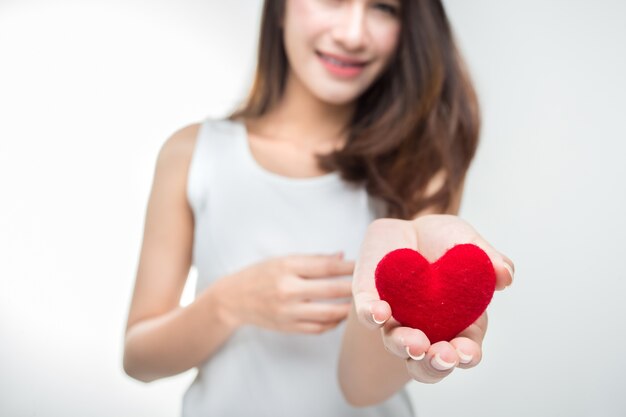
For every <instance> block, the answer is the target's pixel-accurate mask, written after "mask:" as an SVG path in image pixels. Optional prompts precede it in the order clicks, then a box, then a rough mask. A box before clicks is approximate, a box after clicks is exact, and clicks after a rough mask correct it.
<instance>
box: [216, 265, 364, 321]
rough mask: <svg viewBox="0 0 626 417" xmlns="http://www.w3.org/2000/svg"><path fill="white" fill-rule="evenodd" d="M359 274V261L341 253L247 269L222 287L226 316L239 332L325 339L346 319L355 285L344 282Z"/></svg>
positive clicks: (252, 266)
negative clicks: (249, 329)
mask: <svg viewBox="0 0 626 417" xmlns="http://www.w3.org/2000/svg"><path fill="white" fill-rule="evenodd" d="M353 272H354V261H347V260H344V259H343V255H342V254H341V253H340V254H334V255H288V256H283V257H275V258H270V259H267V260H265V261H262V262H259V263H256V264H254V265H251V266H249V267H247V268H244V269H242V270H240V271H238V272H236V273H234V274H231V275H228V276H226V277H224V278H223V279H221V280H219V281H217V282H216V286H217V287H218V290H219V291H220V297H219V298H220V303H221V307H222V308H221V310H222V311H223V312H224V314H225V315H226V316H227V317H228V318H229V319H230V321H231V322H234V323H235V326H241V325H245V324H251V325H256V326H259V327H264V328H268V329H273V330H278V331H282V332H290V333H322V332H325V331H327V330H330V329H332V328H334V327H336V326H337V325H338V324H339V323H341V322H342V321H343V320H345V319H346V317H347V315H348V312H349V310H350V299H349V297H350V296H351V282H350V280H347V279H339V277H346V276H351V275H352V274H353ZM342 299H344V300H342ZM329 301H332V302H329Z"/></svg>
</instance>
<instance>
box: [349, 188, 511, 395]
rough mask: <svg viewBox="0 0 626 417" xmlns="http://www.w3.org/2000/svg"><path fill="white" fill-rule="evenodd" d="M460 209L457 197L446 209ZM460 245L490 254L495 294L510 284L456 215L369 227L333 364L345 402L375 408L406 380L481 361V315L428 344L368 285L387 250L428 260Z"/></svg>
mask: <svg viewBox="0 0 626 417" xmlns="http://www.w3.org/2000/svg"><path fill="white" fill-rule="evenodd" d="M459 205H460V193H459V195H458V196H457V198H456V199H455V201H454V204H453V205H452V206H453V207H452V210H451V212H454V213H456V212H458V208H459ZM463 242H472V243H475V244H477V245H479V246H481V247H482V248H483V249H484V250H485V251H486V252H487V253H488V255H489V256H490V258H491V259H492V261H493V263H494V266H495V267H496V274H497V281H498V284H497V286H498V288H499V289H501V288H503V287H504V286H505V285H507V284H508V283H510V280H511V276H510V275H509V272H508V270H507V269H506V267H505V266H504V263H505V262H508V263H510V266H512V263H511V262H510V260H509V259H508V258H506V257H503V256H502V255H501V254H499V253H498V252H496V251H495V250H494V249H492V248H491V247H490V246H489V245H488V244H487V243H486V242H485V241H484V240H483V239H482V238H480V236H479V235H478V234H477V233H476V232H475V231H474V230H473V229H472V228H471V227H470V226H469V225H467V223H465V222H463V221H462V220H460V219H459V218H458V217H456V216H453V215H449V214H448V215H437V214H432V213H426V212H424V213H420V214H419V215H418V216H416V218H415V219H413V220H412V221H403V220H395V219H379V220H376V221H375V222H373V223H372V224H371V225H370V227H369V228H368V231H367V234H366V237H365V240H364V243H363V245H362V247H361V253H360V256H359V259H358V261H357V265H356V268H355V273H354V280H353V295H354V308H353V309H352V311H351V313H350V315H349V317H348V323H347V327H346V332H345V334H344V340H343V345H342V350H341V355H340V361H339V381H340V385H341V388H342V391H343V393H344V396H345V397H346V399H347V400H348V401H349V402H350V403H351V404H353V405H355V406H365V405H372V404H376V403H379V402H380V401H383V400H385V399H387V398H388V397H389V396H391V395H392V394H394V393H395V392H397V391H398V390H399V389H400V388H402V386H403V385H404V384H406V382H408V381H409V380H411V379H415V380H418V381H421V382H425V383H434V382H438V381H440V380H441V379H443V378H444V377H446V376H447V375H449V374H450V373H451V372H452V371H453V370H454V368H455V367H457V366H458V367H461V368H471V367H473V366H476V365H477V364H478V363H479V362H480V359H481V356H482V351H481V344H482V339H483V337H484V334H485V331H486V327H487V315H486V314H483V316H481V317H480V318H479V319H478V320H477V321H476V322H475V323H474V324H473V325H472V326H470V327H469V328H468V329H466V330H465V331H463V332H462V333H461V334H460V335H459V336H458V337H457V338H455V339H454V340H452V341H451V342H450V343H448V342H438V343H435V344H433V345H430V342H429V340H428V338H427V337H426V335H424V333H422V332H421V331H419V330H417V329H411V328H408V327H401V326H400V325H399V324H398V323H397V322H396V321H395V320H394V319H393V318H392V317H391V309H390V307H389V305H388V304H387V303H386V302H384V301H381V300H380V299H379V297H378V293H377V291H376V288H375V284H374V270H375V268H376V265H377V263H378V261H379V260H380V259H381V258H382V257H383V256H384V255H385V254H386V253H388V252H390V251H391V250H394V249H397V248H400V247H409V248H413V249H416V250H417V249H418V248H419V250H420V252H422V254H424V255H425V256H426V258H427V259H429V260H431V261H433V260H435V259H437V258H439V257H440V256H441V255H443V253H444V252H445V250H447V249H448V248H449V247H451V246H453V245H454V244H455V243H463ZM505 259H506V261H505ZM409 355H410V356H409Z"/></svg>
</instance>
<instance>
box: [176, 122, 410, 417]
mask: <svg viewBox="0 0 626 417" xmlns="http://www.w3.org/2000/svg"><path fill="white" fill-rule="evenodd" d="M188 175H189V176H188V183H187V198H188V200H189V203H190V205H191V208H192V210H193V214H194V220H195V225H194V228H195V230H194V244H193V263H194V265H195V267H196V269H197V271H198V281H197V286H196V294H198V293H200V292H201V291H202V290H203V289H205V288H206V287H207V286H209V285H211V283H212V282H214V281H215V280H217V279H219V278H220V277H223V276H224V275H226V274H231V273H233V272H235V271H238V270H241V269H243V268H245V267H247V266H250V265H252V264H254V263H257V262H259V261H262V260H265V259H266V258H268V257H273V256H284V255H288V254H330V253H332V252H336V251H340V250H341V251H343V252H344V253H345V257H346V259H356V256H357V253H358V250H359V248H360V244H361V241H362V240H363V237H364V235H365V230H366V228H367V226H368V225H369V223H371V222H372V221H373V220H374V219H375V218H377V217H379V215H378V214H377V213H381V211H380V208H381V204H380V201H378V200H374V199H372V198H370V197H369V196H368V194H367V193H366V191H365V190H364V188H363V187H361V186H357V185H353V184H350V183H347V182H345V181H343V180H342V179H341V177H340V176H339V174H338V173H337V172H333V173H330V174H326V175H323V176H319V177H313V178H289V177H285V176H281V175H278V174H275V173H272V172H270V171H268V170H266V169H265V168H263V167H262V166H260V165H259V164H258V163H257V162H256V160H255V159H254V157H253V155H252V153H251V151H250V148H249V144H248V134H247V131H246V127H245V125H244V124H243V123H242V122H241V121H232V120H229V119H212V118H207V119H205V120H204V121H203V122H202V125H201V128H200V130H199V133H198V138H197V142H196V146H195V150H194V153H193V156H192V159H191V165H190V167H189V174H188ZM340 279H341V278H340ZM345 279H349V277H345ZM344 327H345V323H343V324H342V325H340V326H338V327H337V328H335V329H333V330H331V331H328V332H326V333H323V334H321V335H304V334H286V333H281V332H277V331H272V330H267V329H264V328H259V327H256V326H244V327H242V328H240V329H239V330H238V331H237V332H235V333H234V334H233V336H231V338H230V339H229V340H228V341H227V342H226V343H225V344H224V345H223V346H222V347H221V348H220V349H219V350H218V351H217V352H216V353H215V354H214V355H213V356H212V357H211V358H210V359H209V360H207V361H206V362H205V363H203V364H201V365H200V366H199V367H198V374H197V377H196V378H195V380H194V381H193V382H192V384H191V385H190V386H189V388H188V389H187V392H186V393H185V395H184V398H183V407H182V410H183V412H182V414H183V416H184V417H200V416H202V417H209V416H210V417H228V416H235V417H248V416H267V417H281V416H289V417H296V416H297V417H308V416H311V417H321V416H324V417H334V416H337V417H352V416H354V417H356V416H360V417H363V416H372V417H374V416H393V417H404V416H412V415H413V411H412V407H411V403H410V401H409V397H408V395H407V393H406V391H405V390H402V391H400V392H399V393H398V394H396V395H395V396H393V397H392V398H391V399H389V400H388V401H386V402H384V403H382V404H380V405H378V406H375V407H365V408H354V407H351V406H350V405H349V404H347V403H346V402H345V400H344V399H343V397H342V395H341V392H340V389H339V384H338V380H337V361H338V355H339V347H340V344H341V336H342V334H343V330H344ZM376 383H378V381H372V384H376Z"/></svg>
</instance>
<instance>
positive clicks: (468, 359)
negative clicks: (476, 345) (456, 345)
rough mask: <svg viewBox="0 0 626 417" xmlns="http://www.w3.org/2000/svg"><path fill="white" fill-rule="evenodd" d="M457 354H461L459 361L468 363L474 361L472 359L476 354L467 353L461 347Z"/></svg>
mask: <svg viewBox="0 0 626 417" xmlns="http://www.w3.org/2000/svg"><path fill="white" fill-rule="evenodd" d="M456 354H457V355H459V362H461V363H463V364H468V363H470V362H471V361H472V359H474V355H466V354H465V353H463V352H461V351H460V350H459V349H457V350H456Z"/></svg>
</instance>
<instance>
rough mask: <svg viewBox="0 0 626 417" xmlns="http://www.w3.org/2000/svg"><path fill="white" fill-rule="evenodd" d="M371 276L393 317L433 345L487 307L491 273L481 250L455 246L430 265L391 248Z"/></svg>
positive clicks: (493, 275)
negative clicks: (426, 338)
mask: <svg viewBox="0 0 626 417" xmlns="http://www.w3.org/2000/svg"><path fill="white" fill-rule="evenodd" d="M375 280H376V288H377V290H378V294H379V295H380V298H381V300H385V301H386V302H387V303H389V305H390V306H391V312H392V315H393V317H394V318H395V319H396V320H397V321H398V322H400V323H401V324H402V325H403V326H406V327H412V328H415V329H419V330H421V331H423V332H424V333H425V334H426V336H428V339H429V340H430V342H431V343H435V342H439V341H442V340H447V341H450V340H452V339H453V338H454V337H456V336H457V335H458V334H459V333H460V332H461V331H463V330H464V329H466V328H467V327H468V326H469V325H471V324H472V323H474V322H475V321H476V319H478V317H480V315H481V314H482V313H483V312H484V311H485V310H486V309H487V306H488V305H489V303H490V302H491V299H492V297H493V293H494V291H495V286H496V273H495V270H494V268H493V264H492V263H491V260H490V259H489V257H488V256H487V254H486V253H485V252H484V251H483V250H482V249H480V248H479V247H478V246H476V245H472V244H461V245H456V246H454V247H453V248H451V249H450V250H448V251H447V252H446V253H445V254H444V255H443V256H442V257H441V258H439V259H438V260H437V261H436V262H434V263H432V264H431V263H430V262H428V260H427V259H425V258H424V257H423V256H422V255H421V254H420V253H419V252H417V251H414V250H413V249H409V248H402V249H396V250H394V251H391V252H389V253H388V254H386V255H385V256H384V257H383V258H382V259H381V260H380V262H379V263H378V265H377V267H376V272H375Z"/></svg>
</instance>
